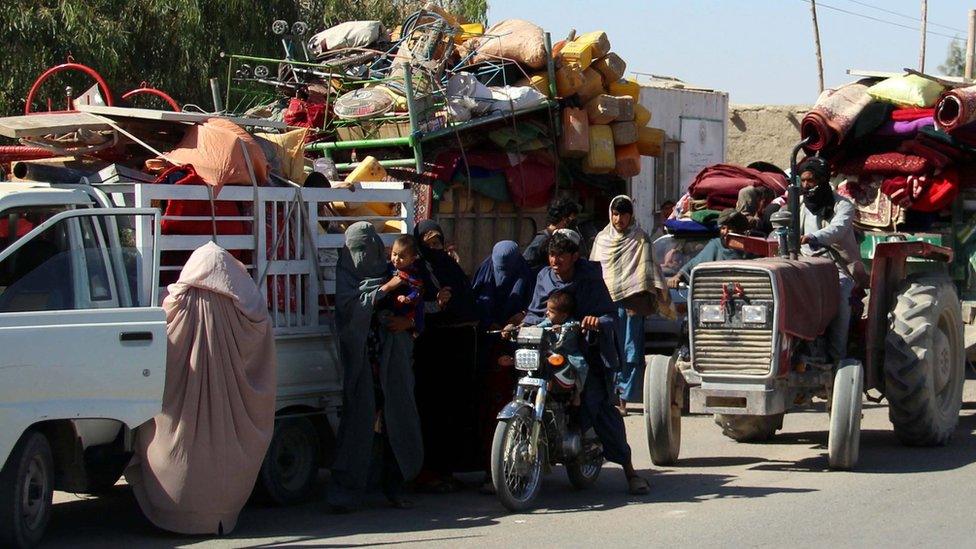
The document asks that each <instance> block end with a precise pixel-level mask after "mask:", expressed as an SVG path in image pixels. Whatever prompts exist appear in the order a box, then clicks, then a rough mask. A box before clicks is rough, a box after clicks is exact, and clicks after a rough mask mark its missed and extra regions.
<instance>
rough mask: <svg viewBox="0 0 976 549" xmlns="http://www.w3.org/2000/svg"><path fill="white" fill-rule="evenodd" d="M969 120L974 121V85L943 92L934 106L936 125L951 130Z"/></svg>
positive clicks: (975, 88)
mask: <svg viewBox="0 0 976 549" xmlns="http://www.w3.org/2000/svg"><path fill="white" fill-rule="evenodd" d="M970 122H976V86H969V87H968V88H956V89H953V90H949V91H947V92H945V93H943V94H942V97H940V98H939V102H938V103H937V104H936V106H935V125H936V127H937V128H939V129H941V130H944V131H947V132H952V130H954V129H956V128H958V127H960V126H964V125H966V124H968V123H970Z"/></svg>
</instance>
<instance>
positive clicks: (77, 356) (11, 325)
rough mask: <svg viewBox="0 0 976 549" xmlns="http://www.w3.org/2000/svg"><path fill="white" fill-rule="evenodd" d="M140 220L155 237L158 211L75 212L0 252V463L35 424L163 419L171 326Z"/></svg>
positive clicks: (153, 248)
mask: <svg viewBox="0 0 976 549" xmlns="http://www.w3.org/2000/svg"><path fill="white" fill-rule="evenodd" d="M141 216H148V217H149V218H150V219H151V220H152V223H154V226H155V227H156V231H154V233H153V234H158V233H159V230H158V229H159V214H158V212H157V211H156V210H153V209H136V208H112V209H85V210H71V211H65V212H62V213H59V214H57V215H54V216H52V217H51V218H50V219H48V220H47V221H45V222H44V223H42V224H40V225H38V226H37V227H35V228H34V229H32V230H31V231H30V232H29V233H27V234H26V235H24V236H23V237H21V238H19V239H18V240H17V241H16V242H14V243H12V244H11V245H9V246H7V247H6V248H4V249H3V250H2V251H0V425H3V426H4V428H3V429H0V456H6V455H7V453H8V452H9V451H10V450H11V448H12V447H13V445H14V443H15V442H16V441H17V439H18V438H19V437H20V435H21V433H22V432H23V430H24V429H26V428H27V427H29V426H30V425H31V424H33V423H35V422H37V421H41V420H49V419H68V418H72V419H81V418H106V419H115V420H118V421H122V422H124V423H126V424H127V425H128V426H130V427H135V426H137V425H139V424H141V423H143V422H145V421H146V420H148V419H150V418H151V417H153V415H155V414H156V413H158V412H159V410H160V407H161V402H162V394H163V384H164V379H165V369H166V321H165V315H164V313H163V310H162V308H161V307H159V306H158V304H157V303H156V302H155V300H156V295H155V294H156V292H155V291H153V288H155V287H156V286H157V280H158V278H157V274H156V273H157V272H158V271H157V267H158V262H159V258H158V251H157V250H156V245H155V244H156V243H155V241H152V243H151V245H150V246H149V249H139V248H137V247H136V242H135V238H134V230H133V228H134V227H135V226H136V223H137V222H138V220H139V218H140V217H141Z"/></svg>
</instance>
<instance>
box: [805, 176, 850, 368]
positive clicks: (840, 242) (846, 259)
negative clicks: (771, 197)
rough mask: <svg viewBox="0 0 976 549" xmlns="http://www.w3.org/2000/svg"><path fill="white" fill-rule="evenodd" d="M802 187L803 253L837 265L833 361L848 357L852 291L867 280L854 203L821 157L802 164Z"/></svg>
mask: <svg viewBox="0 0 976 549" xmlns="http://www.w3.org/2000/svg"><path fill="white" fill-rule="evenodd" d="M799 172H800V184H801V185H802V186H803V203H802V205H801V207H800V232H801V235H802V236H801V237H800V244H801V247H800V252H801V253H802V254H803V255H805V256H814V255H822V254H826V256H827V257H829V258H830V259H831V260H833V262H834V263H835V264H836V265H837V271H838V274H839V275H840V297H839V300H840V301H839V302H838V304H837V305H838V306H837V316H836V317H834V319H833V321H832V322H831V323H830V325H829V326H828V328H827V347H828V349H827V351H828V353H829V354H830V357H831V358H832V359H833V360H834V361H840V360H841V359H843V358H845V357H846V356H847V336H848V328H849V327H850V322H851V293H852V291H853V290H854V287H855V286H856V285H857V283H858V282H861V283H862V285H863V283H864V281H865V277H866V274H865V270H864V265H863V263H861V260H860V250H859V249H858V244H857V237H856V235H855V233H854V226H853V221H854V205H853V204H852V203H851V201H849V200H848V199H846V198H844V197H842V196H840V195H839V194H837V193H836V192H834V190H833V188H832V187H831V186H830V167H829V166H828V165H827V162H826V161H824V160H823V159H822V158H819V157H812V158H808V159H807V160H806V161H804V162H803V164H801V165H800V167H799Z"/></svg>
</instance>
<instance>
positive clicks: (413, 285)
mask: <svg viewBox="0 0 976 549" xmlns="http://www.w3.org/2000/svg"><path fill="white" fill-rule="evenodd" d="M418 257H419V253H418V250H417V241H416V240H414V238H413V237H412V236H410V235H403V236H401V237H400V238H397V239H396V240H395V241H394V242H393V250H392V251H391V253H390V263H391V264H392V265H393V273H392V276H396V277H400V278H401V279H402V280H403V281H404V284H402V285H400V287H399V288H397V289H396V290H395V291H394V292H393V294H392V295H391V296H390V297H391V298H392V300H393V313H394V314H395V315H396V316H402V317H406V318H410V319H412V320H413V324H414V330H413V334H414V336H415V337H416V336H417V334H419V333H420V332H422V331H423V329H424V282H423V279H421V277H420V273H419V270H418V268H419V266H418V265H417V258H418Z"/></svg>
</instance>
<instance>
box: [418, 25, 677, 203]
mask: <svg viewBox="0 0 976 549" xmlns="http://www.w3.org/2000/svg"><path fill="white" fill-rule="evenodd" d="M460 49H461V51H462V52H470V53H469V55H470V61H471V63H472V64H471V65H469V66H468V67H462V68H461V69H460V71H459V72H457V73H455V74H454V75H453V76H451V77H450V79H449V81H448V85H447V93H448V97H449V103H448V114H449V115H450V116H451V117H452V119H451V120H450V121H452V122H457V121H463V120H465V119H467V117H468V116H469V114H470V116H473V117H477V116H483V115H488V114H491V113H492V112H498V110H499V109H505V108H507V109H509V110H512V111H515V112H518V111H522V110H524V109H526V108H530V107H531V102H527V101H526V98H535V97H541V98H544V99H555V100H556V103H555V105H556V107H557V109H558V111H557V113H556V115H557V116H558V117H559V118H560V125H561V128H562V133H561V135H560V136H559V140H558V143H555V144H554V143H552V141H551V140H550V139H551V135H552V133H551V131H550V129H549V127H548V125H547V124H545V123H543V122H539V121H534V120H528V121H526V120H521V119H520V120H518V121H516V120H515V119H513V120H512V122H511V123H509V124H505V125H503V126H502V127H500V128H498V129H493V130H490V131H488V132H487V139H486V140H484V141H482V142H481V143H475V144H473V145H472V146H470V147H466V148H465V150H463V151H461V150H459V149H457V148H452V149H447V150H444V151H442V152H441V154H440V155H439V156H438V157H437V158H436V161H435V162H434V163H433V166H432V168H431V172H432V173H433V174H434V176H435V180H436V181H437V184H436V185H435V197H449V195H447V193H446V192H445V191H446V190H447V189H448V188H450V187H453V188H455V189H457V188H460V187H462V186H465V187H469V188H471V189H472V190H474V191H475V192H476V193H477V194H478V196H477V198H475V200H474V203H473V204H468V203H466V202H465V201H464V200H461V199H459V200H458V204H459V206H458V207H459V208H460V209H461V210H462V211H469V210H470V209H472V208H473V209H474V210H475V211H479V212H484V211H490V210H491V206H492V203H495V204H497V205H499V206H501V207H509V208H511V207H516V208H525V209H533V208H539V207H543V206H545V204H546V203H547V202H548V201H549V199H550V198H551V197H552V194H553V192H554V191H555V187H556V182H557V180H558V179H559V178H560V176H562V178H563V179H564V180H568V183H569V184H571V185H572V184H577V187H580V185H578V183H579V182H580V181H587V182H592V181H594V180H599V179H600V178H604V179H607V178H609V179H617V180H619V179H623V178H629V177H634V176H636V175H638V174H639V173H640V170H641V160H640V158H641V156H657V155H659V154H660V151H661V146H662V144H663V141H664V132H663V131H662V130H659V129H655V128H651V127H648V123H649V122H650V120H651V112H650V111H649V110H648V109H647V108H646V107H644V106H643V105H642V104H641V103H640V85H639V84H638V83H637V82H635V81H633V80H625V79H624V78H623V76H624V73H625V71H626V63H625V62H624V60H623V59H621V58H620V56H618V55H617V54H616V53H613V52H612V51H610V49H611V47H610V41H609V39H608V38H607V35H606V33H604V32H601V31H596V32H590V33H586V34H582V35H580V36H575V35H574V34H571V35H570V37H569V38H567V39H566V40H563V41H560V42H558V43H556V44H555V45H554V46H553V48H552V55H553V59H552V64H553V66H554V69H555V70H554V75H555V81H554V82H551V81H550V76H549V72H548V70H547V69H548V67H549V60H548V59H547V51H546V46H545V40H544V31H543V29H541V28H540V27H538V26H536V25H534V24H532V23H530V22H528V21H522V20H517V19H510V20H505V21H502V22H500V23H498V24H496V25H494V26H493V27H491V28H489V29H488V30H487V31H485V34H484V36H481V37H474V38H471V39H470V40H468V41H466V42H464V43H463V44H461V46H460ZM492 59H495V60H497V59H504V60H514V61H515V62H516V64H517V67H518V68H519V69H520V70H521V71H522V72H523V73H524V76H523V77H522V78H521V79H520V80H519V81H518V82H516V84H515V86H502V87H497V86H496V87H491V86H489V85H486V84H485V83H484V82H483V80H485V78H484V77H482V76H481V75H479V74H478V73H476V72H474V71H473V70H472V71H471V72H465V71H466V69H467V68H472V69H473V68H474V67H476V66H477V64H478V63H479V62H485V61H488V60H492ZM553 145H555V147H553ZM554 155H556V156H558V159H557V158H554ZM560 164H561V165H562V166H563V169H564V170H565V171H566V173H564V174H560V175H557V173H556V169H557V168H556V167H557V165H560ZM579 190H580V191H582V192H583V193H584V195H585V192H586V190H587V189H586V188H579ZM441 193H444V194H441ZM459 198H461V197H459ZM485 199H488V200H487V201H486V200H485ZM450 202H451V201H450V200H443V201H442V202H441V212H442V213H449V212H450V211H452V208H453V206H452V204H451V203H450ZM503 205H505V206H503Z"/></svg>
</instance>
